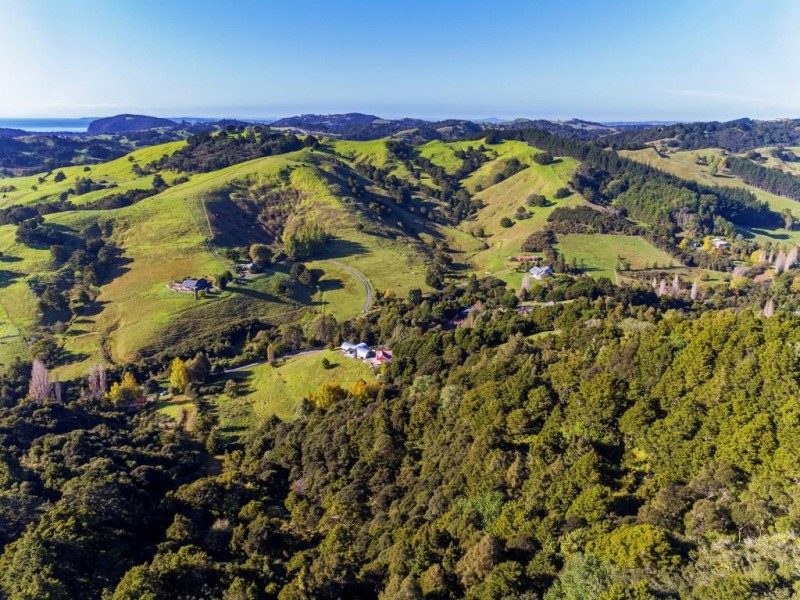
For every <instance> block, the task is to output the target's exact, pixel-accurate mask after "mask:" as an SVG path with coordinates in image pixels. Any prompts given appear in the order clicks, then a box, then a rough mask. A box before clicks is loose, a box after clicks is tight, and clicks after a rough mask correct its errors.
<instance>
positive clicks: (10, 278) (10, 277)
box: [0, 269, 25, 288]
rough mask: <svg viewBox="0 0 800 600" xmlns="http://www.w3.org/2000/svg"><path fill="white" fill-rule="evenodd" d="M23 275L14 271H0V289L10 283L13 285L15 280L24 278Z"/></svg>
mask: <svg viewBox="0 0 800 600" xmlns="http://www.w3.org/2000/svg"><path fill="white" fill-rule="evenodd" d="M24 276H25V274H24V273H18V272H16V271H6V270H4V269H0V288H4V287H8V286H9V285H11V284H12V283H14V282H15V281H16V280H17V279H19V278H21V277H24Z"/></svg>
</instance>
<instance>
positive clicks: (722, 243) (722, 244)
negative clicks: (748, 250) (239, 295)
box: [711, 237, 730, 250]
mask: <svg viewBox="0 0 800 600" xmlns="http://www.w3.org/2000/svg"><path fill="white" fill-rule="evenodd" d="M711 245H712V246H714V248H716V249H717V250H719V249H720V248H727V247H728V246H730V243H729V242H728V240H723V239H722V238H718V237H715V238H713V239H712V240H711Z"/></svg>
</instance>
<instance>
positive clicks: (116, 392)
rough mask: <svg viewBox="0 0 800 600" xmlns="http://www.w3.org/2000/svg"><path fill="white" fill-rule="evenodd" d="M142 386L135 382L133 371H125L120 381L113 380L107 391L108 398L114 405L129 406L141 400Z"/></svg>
mask: <svg viewBox="0 0 800 600" xmlns="http://www.w3.org/2000/svg"><path fill="white" fill-rule="evenodd" d="M142 397H143V394H142V388H141V386H140V385H139V384H138V383H136V378H135V377H134V376H133V373H125V375H123V376H122V381H121V382H114V384H113V385H112V386H111V390H110V391H109V392H108V398H109V400H111V402H113V403H114V404H115V405H116V406H121V407H131V406H136V405H137V404H139V403H140V402H141V401H142Z"/></svg>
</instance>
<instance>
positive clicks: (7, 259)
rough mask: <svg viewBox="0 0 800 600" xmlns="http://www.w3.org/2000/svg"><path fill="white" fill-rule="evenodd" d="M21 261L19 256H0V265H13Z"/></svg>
mask: <svg viewBox="0 0 800 600" xmlns="http://www.w3.org/2000/svg"><path fill="white" fill-rule="evenodd" d="M20 261H22V257H20V256H5V255H3V256H0V263H15V262H20Z"/></svg>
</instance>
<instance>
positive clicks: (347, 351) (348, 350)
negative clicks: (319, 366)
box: [339, 342, 358, 354]
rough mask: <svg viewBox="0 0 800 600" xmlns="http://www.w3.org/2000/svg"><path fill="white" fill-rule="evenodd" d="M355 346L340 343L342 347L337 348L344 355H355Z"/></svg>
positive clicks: (350, 343)
mask: <svg viewBox="0 0 800 600" xmlns="http://www.w3.org/2000/svg"><path fill="white" fill-rule="evenodd" d="M357 345H358V344H354V343H353V342H342V345H341V346H339V349H340V350H341V351H342V352H344V353H345V354H355V353H356V346H357Z"/></svg>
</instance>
